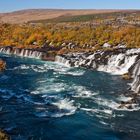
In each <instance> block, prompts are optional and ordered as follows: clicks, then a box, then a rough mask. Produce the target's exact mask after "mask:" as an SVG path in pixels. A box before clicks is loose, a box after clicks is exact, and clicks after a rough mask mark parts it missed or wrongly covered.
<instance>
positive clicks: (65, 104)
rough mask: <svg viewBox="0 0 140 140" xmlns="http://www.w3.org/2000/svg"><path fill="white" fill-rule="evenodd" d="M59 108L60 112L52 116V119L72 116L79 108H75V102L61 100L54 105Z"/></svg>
mask: <svg viewBox="0 0 140 140" xmlns="http://www.w3.org/2000/svg"><path fill="white" fill-rule="evenodd" d="M52 104H53V105H55V106H57V107H58V109H59V110H60V112H58V113H56V114H54V115H52V117H62V116H64V115H72V114H74V113H75V111H76V109H77V107H75V106H74V101H73V100H69V99H67V98H66V99H60V100H59V101H58V102H54V103H52Z"/></svg>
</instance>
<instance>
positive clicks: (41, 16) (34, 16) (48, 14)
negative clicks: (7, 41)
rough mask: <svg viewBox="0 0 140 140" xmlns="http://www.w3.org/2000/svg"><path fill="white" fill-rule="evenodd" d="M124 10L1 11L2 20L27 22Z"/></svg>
mask: <svg viewBox="0 0 140 140" xmlns="http://www.w3.org/2000/svg"><path fill="white" fill-rule="evenodd" d="M120 11H122V10H65V9H29V10H21V11H15V12H10V13H0V22H4V23H27V22H30V21H38V20H48V19H55V18H59V17H73V16H78V15H90V14H100V13H112V12H120Z"/></svg>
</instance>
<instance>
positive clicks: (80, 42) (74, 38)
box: [0, 23, 140, 49]
mask: <svg viewBox="0 0 140 140" xmlns="http://www.w3.org/2000/svg"><path fill="white" fill-rule="evenodd" d="M45 42H47V43H48V44H49V45H48V46H51V47H60V46H61V45H62V43H63V42H66V45H65V46H64V47H65V48H66V47H67V43H69V42H72V43H74V44H76V48H77V49H92V47H95V48H96V47H97V48H100V46H102V45H103V44H104V43H106V42H107V43H109V44H111V45H112V46H117V45H118V44H125V45H126V46H127V47H140V28H139V27H137V26H131V25H126V26H113V25H99V26H91V25H87V26H83V25H82V23H63V24H55V23H53V24H24V25H15V24H14V25H12V24H0V46H16V47H24V48H33V47H41V46H42V45H43V44H44V43H45ZM61 47H62V46H61Z"/></svg>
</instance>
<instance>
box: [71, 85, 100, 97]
mask: <svg viewBox="0 0 140 140" xmlns="http://www.w3.org/2000/svg"><path fill="white" fill-rule="evenodd" d="M72 87H73V89H74V93H75V94H73V97H77V98H78V97H81V98H90V97H92V96H95V95H98V94H99V93H97V92H93V91H90V90H87V89H86V88H85V87H84V86H76V85H73V86H72Z"/></svg>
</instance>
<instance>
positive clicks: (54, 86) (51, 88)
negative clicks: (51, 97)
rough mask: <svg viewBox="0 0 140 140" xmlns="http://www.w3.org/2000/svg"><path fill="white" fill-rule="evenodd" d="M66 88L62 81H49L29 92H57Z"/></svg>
mask: <svg viewBox="0 0 140 140" xmlns="http://www.w3.org/2000/svg"><path fill="white" fill-rule="evenodd" d="M67 88H68V85H67V84H64V83H50V84H47V85H44V84H43V85H41V86H40V87H38V88H36V89H35V90H34V91H31V94H47V93H52V92H53V93H58V92H62V91H65V90H66V89H67Z"/></svg>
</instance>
